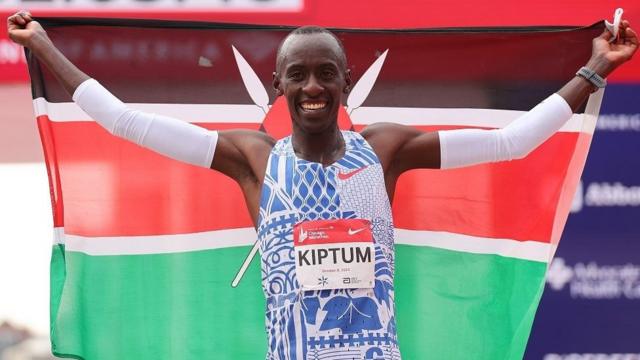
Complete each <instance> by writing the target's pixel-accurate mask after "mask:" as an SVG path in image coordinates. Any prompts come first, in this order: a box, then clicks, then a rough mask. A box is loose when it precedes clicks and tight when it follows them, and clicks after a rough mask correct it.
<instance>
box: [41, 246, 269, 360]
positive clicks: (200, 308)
mask: <svg viewBox="0 0 640 360" xmlns="http://www.w3.org/2000/svg"><path fill="white" fill-rule="evenodd" d="M249 249H250V248H249V247H237V248H225V249H218V250H207V251H196V252H188V253H176V254H159V255H125V256H89V255H86V254H82V253H78V252H67V253H66V259H65V260H66V267H67V274H66V282H65V285H64V289H63V291H62V297H61V301H60V303H61V304H60V307H59V311H58V312H57V318H56V322H55V326H54V328H55V329H54V331H52V344H53V351H54V354H56V355H58V356H68V355H69V354H73V355H76V356H80V357H82V358H85V359H91V360H93V359H114V360H116V359H139V360H144V359H150V360H151V359H155V360H157V359H263V358H264V356H265V354H266V348H267V344H266V335H265V331H264V306H265V304H264V296H263V295H262V290H261V287H260V269H259V262H258V261H254V262H253V264H252V265H251V266H250V268H249V270H248V271H247V273H246V274H245V278H244V279H243V281H242V282H241V283H240V285H239V286H238V287H237V288H235V289H232V288H231V286H230V283H231V280H232V279H233V276H234V275H235V272H236V271H237V268H238V266H239V265H240V263H241V261H242V259H243V258H244V257H245V256H246V254H247V252H248V251H249ZM58 252H59V251H58V250H57V248H54V257H57V256H58ZM52 278H53V277H52ZM56 287H57V285H56V286H55V287H54V286H52V289H54V288H56ZM54 294H55V293H54V292H53V291H52V295H54ZM52 302H55V300H54V301H52ZM57 334H61V336H57Z"/></svg>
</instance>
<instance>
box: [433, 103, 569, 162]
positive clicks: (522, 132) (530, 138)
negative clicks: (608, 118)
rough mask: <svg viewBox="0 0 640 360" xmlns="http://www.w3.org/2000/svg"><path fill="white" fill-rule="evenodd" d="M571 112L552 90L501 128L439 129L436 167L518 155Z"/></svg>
mask: <svg viewBox="0 0 640 360" xmlns="http://www.w3.org/2000/svg"><path fill="white" fill-rule="evenodd" d="M572 114H573V111H572V110H571V107H569V104H567V102H566V101H565V100H564V99H563V98H562V96H560V95H558V94H553V95H551V96H549V97H548V98H547V99H545V100H544V101H543V102H541V103H540V104H538V105H537V106H536V107H534V108H533V109H531V110H530V111H529V112H527V113H526V114H524V115H522V116H521V117H519V118H518V119H516V120H515V121H513V122H512V123H511V124H509V125H507V126H506V127H504V128H502V129H495V130H480V129H461V130H447V131H440V132H438V136H439V137H440V168H441V169H451V168H457V167H463V166H469V165H476V164H482V163H488V162H497V161H506V160H513V159H522V158H523V157H525V156H527V155H528V154H529V153H530V152H531V151H533V150H534V149H535V148H536V147H538V145H540V144H542V143H543V142H544V141H545V140H547V139H548V138H549V137H551V135H553V134H554V133H555V132H556V131H558V130H559V129H560V128H561V127H562V125H564V124H565V123H566V122H567V120H569V119H570V118H571V115H572Z"/></svg>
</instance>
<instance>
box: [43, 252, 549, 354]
mask: <svg viewBox="0 0 640 360" xmlns="http://www.w3.org/2000/svg"><path fill="white" fill-rule="evenodd" d="M63 249H64V247H63V246H62V245H56V246H54V249H53V257H52V277H51V278H52V287H51V288H52V292H51V294H52V302H51V304H52V310H55V309H56V308H57V309H59V310H58V311H57V313H56V312H55V311H52V316H55V317H56V321H55V325H54V328H53V329H52V341H53V345H54V347H53V349H54V352H55V353H56V354H57V355H59V356H60V355H65V354H67V355H66V356H68V355H69V354H73V355H75V356H81V357H83V358H85V359H114V360H115V359H122V358H131V359H179V358H194V359H198V358H199V359H205V358H210V359H213V358H215V359H262V358H264V356H265V353H266V347H267V344H266V334H265V331H264V296H263V295H262V290H261V286H260V269H259V262H258V261H254V262H253V264H252V265H251V267H250V268H249V270H248V271H247V274H246V275H245V278H244V279H243V281H242V282H241V284H240V286H239V287H238V288H236V289H232V288H231V286H230V282H231V280H232V279H233V277H234V275H235V272H236V271H237V269H238V266H239V265H240V264H241V262H242V260H243V259H244V257H245V256H246V254H247V252H248V251H249V249H250V248H249V247H237V248H224V249H217V250H205V251H194V252H186V253H176V254H157V255H123V256H90V255H86V254H83V253H78V252H67V253H66V254H65V253H64V251H63ZM396 251H397V257H396V305H397V314H398V321H397V323H398V333H399V340H400V346H401V351H402V354H403V357H404V358H406V359H454V360H455V359H468V358H470V355H471V354H473V358H474V359H519V358H522V353H523V352H524V348H525V345H526V341H527V338H528V335H529V331H530V328H531V324H532V321H533V316H534V314H535V309H536V307H537V304H538V301H539V299H540V295H541V292H542V286H543V279H544V272H545V268H546V265H545V264H544V263H541V262H534V261H526V260H519V259H513V258H506V257H501V256H498V255H482V254H470V253H462V252H456V251H451V250H443V249H436V248H431V247H421V246H411V245H397V246H396ZM65 255H66V256H65ZM65 264H66V282H65V284H64V287H62V286H61V283H62V282H63V281H64V280H65ZM60 295H61V297H60ZM58 297H60V301H59V303H60V306H58V300H57V298H58ZM57 334H64V336H57Z"/></svg>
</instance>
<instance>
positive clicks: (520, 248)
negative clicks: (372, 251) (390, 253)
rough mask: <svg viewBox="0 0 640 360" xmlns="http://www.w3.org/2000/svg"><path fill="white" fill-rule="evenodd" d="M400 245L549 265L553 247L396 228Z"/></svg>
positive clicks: (397, 242) (543, 244) (534, 243)
mask: <svg viewBox="0 0 640 360" xmlns="http://www.w3.org/2000/svg"><path fill="white" fill-rule="evenodd" d="M396 244H403V245H414V246H430V247H434V248H439V249H446V250H453V251H461V252H467V253H473V254H493V255H500V256H504V257H510V258H516V259H522V260H531V261H538V262H544V263H546V262H548V261H549V258H550V256H551V253H552V252H551V250H552V245H551V244H549V243H543V242H540V241H518V240H512V239H497V238H486V237H479V236H471V235H464V234H457V233H450V232H445V231H423V230H406V229H396Z"/></svg>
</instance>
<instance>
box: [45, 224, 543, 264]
mask: <svg viewBox="0 0 640 360" xmlns="http://www.w3.org/2000/svg"><path fill="white" fill-rule="evenodd" d="M55 232H56V240H55V242H56V243H61V244H65V249H66V251H75V252H82V253H85V254H88V255H143V254H167V253H180V252H187V251H199V250H210V249H220V248H228V247H237V246H251V245H253V244H254V242H255V240H256V238H257V236H256V232H255V230H254V229H253V228H239V229H225V230H215V231H206V232H198V233H187V234H175V235H151V236H109V237H89V236H79V235H72V234H64V229H63V228H56V231H55ZM396 243H397V244H402V245H413V246H429V247H434V248H439V249H447V250H453V251H461V252H467V253H474V254H493V255H500V256H505V257H510V258H517V259H523V260H531V261H538V262H545V263H546V262H548V260H549V256H550V254H551V249H552V245H550V244H548V243H542V242H539V241H517V240H511V239H496V238H485V237H479V236H471V235H463V234H456V233H450V232H440V231H423V230H406V229H396Z"/></svg>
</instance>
